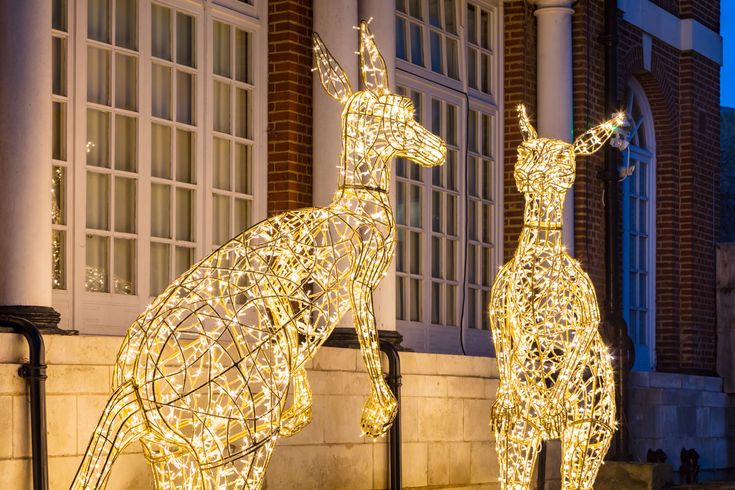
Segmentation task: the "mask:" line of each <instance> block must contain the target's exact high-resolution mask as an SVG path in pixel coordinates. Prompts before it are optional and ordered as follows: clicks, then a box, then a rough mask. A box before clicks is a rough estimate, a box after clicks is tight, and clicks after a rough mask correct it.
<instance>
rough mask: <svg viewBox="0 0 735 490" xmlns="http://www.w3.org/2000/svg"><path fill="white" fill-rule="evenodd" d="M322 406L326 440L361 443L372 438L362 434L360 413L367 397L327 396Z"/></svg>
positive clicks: (339, 442)
mask: <svg viewBox="0 0 735 490" xmlns="http://www.w3.org/2000/svg"><path fill="white" fill-rule="evenodd" d="M323 399H324V401H325V403H324V404H323V406H322V407H320V409H319V410H320V411H323V412H324V416H325V421H324V442H326V443H327V444H345V443H347V444H361V443H365V442H368V441H370V440H372V439H371V438H367V437H365V436H363V435H362V429H361V428H360V415H361V414H362V407H363V404H364V403H365V400H366V398H365V397H364V396H362V395H353V396H346V395H345V396H328V397H327V396H325V397H323Z"/></svg>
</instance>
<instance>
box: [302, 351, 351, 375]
mask: <svg viewBox="0 0 735 490" xmlns="http://www.w3.org/2000/svg"><path fill="white" fill-rule="evenodd" d="M358 357H360V358H359V359H358ZM357 361H359V362H360V366H359V367H360V368H361V367H362V357H361V356H360V351H359V350H357V349H340V348H337V347H322V348H321V349H319V351H318V352H317V354H316V356H315V357H314V358H313V359H312V365H311V369H314V370H322V371H356V370H357V371H359V370H360V369H359V368H358V367H357Z"/></svg>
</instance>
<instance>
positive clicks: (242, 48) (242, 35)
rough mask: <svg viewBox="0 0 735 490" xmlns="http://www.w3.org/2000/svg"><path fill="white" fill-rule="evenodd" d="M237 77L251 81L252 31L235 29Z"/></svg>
mask: <svg viewBox="0 0 735 490" xmlns="http://www.w3.org/2000/svg"><path fill="white" fill-rule="evenodd" d="M235 33H236V34H235V78H236V79H237V80H238V81H240V82H246V83H250V81H251V76H250V71H251V70H250V65H251V63H250V59H251V55H250V33H249V32H245V31H241V30H240V29H235Z"/></svg>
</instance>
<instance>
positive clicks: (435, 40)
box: [429, 31, 442, 73]
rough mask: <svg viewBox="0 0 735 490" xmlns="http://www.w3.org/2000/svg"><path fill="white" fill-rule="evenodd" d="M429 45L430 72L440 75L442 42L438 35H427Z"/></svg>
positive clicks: (431, 33) (434, 33) (432, 32)
mask: <svg viewBox="0 0 735 490" xmlns="http://www.w3.org/2000/svg"><path fill="white" fill-rule="evenodd" d="M429 43H430V45H431V70H432V71H434V72H436V73H442V41H441V37H440V36H439V34H438V33H436V32H434V31H431V32H430V33H429Z"/></svg>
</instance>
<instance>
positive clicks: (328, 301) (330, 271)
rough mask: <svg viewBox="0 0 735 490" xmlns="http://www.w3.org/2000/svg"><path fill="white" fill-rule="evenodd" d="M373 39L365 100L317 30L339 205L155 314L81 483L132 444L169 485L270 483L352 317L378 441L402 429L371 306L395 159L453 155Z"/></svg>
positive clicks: (222, 261)
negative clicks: (337, 141) (323, 352)
mask: <svg viewBox="0 0 735 490" xmlns="http://www.w3.org/2000/svg"><path fill="white" fill-rule="evenodd" d="M359 31H360V46H361V49H360V53H361V67H362V77H363V82H364V84H365V86H366V90H363V91H358V92H355V91H353V90H352V88H351V87H350V84H349V81H348V80H347V77H346V76H345V74H344V71H343V70H342V68H341V67H340V66H339V64H338V63H337V62H336V61H335V60H334V58H333V57H332V56H331V54H330V53H329V51H328V50H327V48H326V46H324V44H323V43H322V41H321V40H320V39H319V36H317V35H315V36H314V52H315V56H316V63H317V67H318V71H319V75H320V80H321V83H322V86H323V87H324V89H325V90H326V91H327V93H328V94H329V95H330V96H332V97H333V98H334V99H336V100H338V101H340V102H341V103H342V104H343V106H344V107H343V111H342V135H343V138H342V170H341V172H340V185H339V189H338V190H337V193H336V194H335V197H334V200H333V201H332V203H331V204H329V205H328V206H327V207H324V208H306V209H300V210H296V211H290V212H287V213H284V214H281V215H278V216H274V217H272V218H269V219H267V220H265V221H263V222H261V223H258V224H256V225H255V226H253V227H251V228H250V229H248V230H246V231H245V232H243V233H242V234H241V235H239V236H237V237H235V238H233V239H232V240H231V241H230V242H228V243H226V244H225V245H223V246H222V247H221V248H219V249H218V250H216V251H214V252H213V253H212V254H211V255H209V256H208V257H206V258H205V259H203V260H202V261H200V262H199V263H197V264H195V265H194V266H193V267H192V268H191V269H189V271H187V272H186V273H184V274H183V275H182V276H180V277H179V278H178V279H177V280H176V281H175V282H174V283H173V284H172V285H170V286H169V287H168V288H167V289H166V290H165V291H164V292H163V293H162V294H161V295H160V296H158V297H157V298H156V299H155V300H154V302H153V303H152V304H151V305H150V306H149V307H148V309H147V310H146V311H145V312H144V313H143V314H141V316H140V317H139V318H138V319H137V320H136V322H135V323H134V324H133V326H132V327H131V328H130V330H129V331H128V334H127V336H126V338H125V340H124V342H123V345H122V347H121V349H120V352H119V354H118V359H117V364H116V367H115V373H114V376H113V388H114V393H113V395H112V397H111V398H110V400H109V402H108V404H107V406H106V408H105V410H104V412H103V414H102V417H101V419H100V422H99V425H98V426H97V429H96V430H95V432H94V434H93V436H92V439H91V441H90V444H89V447H88V449H87V452H86V454H85V456H84V458H83V460H82V464H81V466H80V468H79V471H78V473H77V475H76V478H75V480H74V483H73V484H72V488H74V489H79V488H94V489H97V488H101V487H103V486H104V484H105V481H106V480H107V477H108V475H109V471H110V466H111V465H112V463H113V462H114V461H115V458H116V457H117V456H118V454H119V453H120V451H122V449H123V448H124V447H125V446H126V445H127V444H128V443H130V442H132V441H134V440H139V441H140V442H141V443H142V445H143V448H144V452H145V455H146V457H147V458H148V460H149V462H150V464H151V466H152V467H153V472H154V476H155V482H156V487H157V488H158V489H174V488H177V489H178V488H187V489H224V488H227V489H230V488H256V489H257V488H260V486H261V485H262V482H263V477H264V474H265V470H266V467H267V464H268V460H269V458H270V455H271V453H272V451H273V448H274V445H275V444H276V441H277V440H278V438H279V437H283V436H289V435H292V434H295V433H297V432H298V431H300V430H301V429H303V428H304V427H305V426H306V425H307V424H308V423H309V422H310V420H311V400H312V397H311V391H310V389H309V384H308V380H307V377H306V372H305V369H304V365H305V363H306V361H307V360H308V359H310V358H311V357H313V355H314V353H315V352H316V350H317V348H318V347H319V346H320V345H322V343H323V342H324V341H325V340H326V339H327V337H328V336H329V334H330V332H331V331H332V329H333V328H334V326H335V324H336V323H337V321H338V320H339V319H340V318H341V317H342V316H343V315H344V314H345V313H346V312H347V311H348V310H349V309H352V311H353V313H354V318H355V323H356V329H357V333H358V338H359V340H360V344H361V350H362V354H363V359H364V361H365V366H366V370H367V372H368V375H369V378H370V381H371V394H370V396H369V398H368V400H367V402H366V403H365V406H364V409H363V412H362V417H361V426H362V431H363V433H364V434H366V435H368V436H372V437H377V436H380V435H383V434H384V433H385V431H386V430H387V429H388V428H389V427H390V425H391V423H392V421H393V418H394V417H395V413H396V401H395V398H394V396H393V394H392V393H391V391H390V389H389V388H388V386H387V384H386V382H385V380H384V379H383V376H382V372H381V366H380V352H379V348H378V335H377V331H376V327H375V317H374V315H373V303H372V292H373V290H374V289H375V287H376V286H377V285H378V284H379V282H380V280H381V279H382V277H383V276H384V274H385V272H386V270H387V267H388V264H389V263H390V260H391V259H392V256H393V250H394V242H395V230H394V219H393V215H392V210H391V206H390V201H389V198H388V183H389V182H390V171H389V165H388V164H389V160H390V159H391V158H392V157H394V156H402V157H406V158H409V159H411V160H413V161H415V162H416V163H418V164H421V165H424V166H435V165H441V164H443V163H444V159H445V156H446V146H445V145H444V143H443V141H442V140H441V139H439V138H438V137H436V136H434V135H433V134H431V133H430V132H429V131H428V130H427V129H426V128H423V127H422V126H420V125H419V124H418V123H417V122H416V121H415V120H414V118H413V106H412V104H411V102H410V100H408V99H406V98H404V97H401V96H399V95H396V94H392V93H390V91H389V90H388V79H387V73H386V69H385V63H384V61H383V59H382V57H381V56H380V53H379V52H378V49H377V47H376V46H375V42H374V39H373V37H372V35H371V34H370V32H369V31H368V28H367V24H366V23H364V22H363V23H361V25H360V28H359ZM287 399H289V400H291V406H289V407H287V406H286V403H287Z"/></svg>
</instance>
